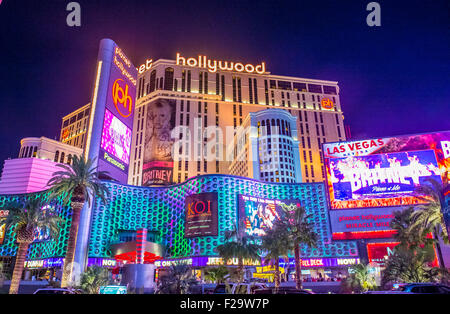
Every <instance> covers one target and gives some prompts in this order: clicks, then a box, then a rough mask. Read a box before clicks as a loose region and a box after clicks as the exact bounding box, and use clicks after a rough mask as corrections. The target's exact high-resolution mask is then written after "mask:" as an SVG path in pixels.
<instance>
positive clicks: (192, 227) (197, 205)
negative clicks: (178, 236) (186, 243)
mask: <svg viewBox="0 0 450 314" xmlns="http://www.w3.org/2000/svg"><path fill="white" fill-rule="evenodd" d="M185 206H186V207H185V222H184V237H185V238H194V237H206V236H217V234H218V221H217V216H218V203H217V193H216V192H208V193H200V194H194V195H189V196H187V197H186V199H185Z"/></svg>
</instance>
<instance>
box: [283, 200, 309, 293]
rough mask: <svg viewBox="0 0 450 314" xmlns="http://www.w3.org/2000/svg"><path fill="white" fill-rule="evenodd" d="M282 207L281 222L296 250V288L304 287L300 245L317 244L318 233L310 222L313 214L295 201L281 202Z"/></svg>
mask: <svg viewBox="0 0 450 314" xmlns="http://www.w3.org/2000/svg"><path fill="white" fill-rule="evenodd" d="M281 208H282V212H281V220H280V222H281V223H282V224H283V225H284V228H285V229H286V231H287V232H288V234H289V236H290V238H291V242H290V243H291V244H292V249H293V251H294V257H295V281H296V288H297V289H302V288H303V282H302V274H301V269H302V268H301V267H302V266H301V265H302V264H301V255H300V253H301V251H300V245H307V246H309V247H315V246H316V245H317V241H318V235H317V233H316V231H315V230H314V225H313V224H312V223H310V222H309V221H310V220H311V218H312V215H307V214H306V209H305V208H304V207H303V206H298V205H297V204H294V203H292V204H289V205H287V204H284V203H281Z"/></svg>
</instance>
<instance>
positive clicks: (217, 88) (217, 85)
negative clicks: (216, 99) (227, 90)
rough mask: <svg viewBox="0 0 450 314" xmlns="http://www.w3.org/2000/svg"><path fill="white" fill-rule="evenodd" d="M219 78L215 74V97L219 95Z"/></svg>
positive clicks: (217, 74)
mask: <svg viewBox="0 0 450 314" xmlns="http://www.w3.org/2000/svg"><path fill="white" fill-rule="evenodd" d="M219 86H220V76H219V73H216V95H219V94H220V88H219Z"/></svg>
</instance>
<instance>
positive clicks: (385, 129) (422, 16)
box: [0, 0, 450, 162]
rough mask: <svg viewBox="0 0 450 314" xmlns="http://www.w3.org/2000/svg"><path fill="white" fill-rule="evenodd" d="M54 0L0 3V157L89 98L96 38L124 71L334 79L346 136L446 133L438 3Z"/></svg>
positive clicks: (449, 17)
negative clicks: (119, 52) (377, 22)
mask: <svg viewBox="0 0 450 314" xmlns="http://www.w3.org/2000/svg"><path fill="white" fill-rule="evenodd" d="M69 2H70V1H68V0H67V1H65V0H45V1H37V0H36V1H21V0H3V2H2V4H1V5H0V106H1V108H2V113H3V115H2V118H1V120H0V143H1V146H0V147H1V148H0V162H2V161H3V160H4V159H6V158H8V157H12V158H14V157H17V153H18V151H19V147H20V144H19V141H20V139H21V138H23V137H27V136H46V137H50V138H55V137H56V138H58V137H59V129H60V124H61V118H62V117H63V116H64V115H66V114H68V113H69V112H71V111H72V110H74V109H76V108H77V107H79V106H82V105H84V104H86V103H88V102H89V101H90V97H91V92H92V84H93V79H94V71H95V64H96V58H97V49H98V43H99V41H100V39H101V38H105V37H108V38H111V39H113V40H114V41H116V42H117V44H118V45H119V46H120V47H121V48H122V49H123V50H124V51H125V53H126V54H127V55H128V56H129V57H130V58H131V59H132V61H133V62H134V63H135V65H136V66H138V65H139V64H141V63H143V62H144V61H145V59H146V58H150V57H151V58H153V59H158V58H168V59H173V58H174V57H175V53H176V52H177V51H180V52H182V53H183V54H184V55H196V54H200V53H201V54H206V55H208V56H211V57H212V58H215V59H224V60H230V61H233V60H234V61H244V62H251V63H257V62H261V61H265V62H266V63H267V70H268V71H270V72H272V73H273V74H279V75H292V76H298V77H306V78H317V79H326V80H333V81H338V82H339V85H340V88H341V102H342V108H343V111H344V115H345V123H346V124H347V125H349V126H350V128H351V132H352V135H353V137H354V138H362V137H377V136H387V135H396V134H408V133H416V132H418V133H423V132H428V131H439V130H449V129H450V121H449V118H448V117H449V110H450V1H448V0H442V1H441V0H433V1H425V0H422V1H414V0H412V1H398V0H396V1H392V0H391V1H378V3H380V5H381V21H382V25H381V27H377V28H371V27H368V26H367V24H366V16H367V14H368V13H369V12H367V11H366V5H367V4H368V3H369V2H370V1H368V0H345V1H324V0H315V1H302V0H296V1H244V0H241V1H231V0H227V1H220V2H219V1H187V2H182V1H144V0H142V1H138V0H126V1H125V0H123V1H115V0H79V1H78V2H79V3H80V5H81V13H82V17H81V20H82V25H81V27H78V28H71V27H68V26H67V25H66V16H67V14H68V12H67V11H66V10H65V8H66V5H67V3H69Z"/></svg>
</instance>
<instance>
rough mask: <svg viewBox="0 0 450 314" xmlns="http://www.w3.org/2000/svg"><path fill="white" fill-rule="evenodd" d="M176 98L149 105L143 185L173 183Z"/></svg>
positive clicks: (159, 100) (158, 100)
mask: <svg viewBox="0 0 450 314" xmlns="http://www.w3.org/2000/svg"><path fill="white" fill-rule="evenodd" d="M175 110H176V103H175V100H169V99H157V100H155V101H153V102H151V103H150V104H148V107H147V125H146V126H145V146H144V162H143V168H142V169H143V170H142V185H144V186H149V185H165V184H171V183H173V156H172V147H173V144H174V141H175V139H172V137H171V134H170V133H171V132H172V129H173V128H174V127H175Z"/></svg>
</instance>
